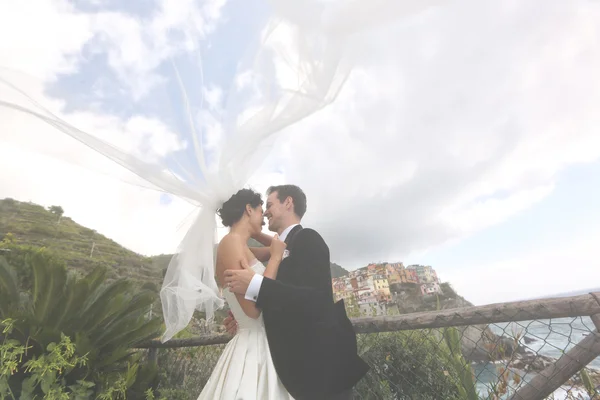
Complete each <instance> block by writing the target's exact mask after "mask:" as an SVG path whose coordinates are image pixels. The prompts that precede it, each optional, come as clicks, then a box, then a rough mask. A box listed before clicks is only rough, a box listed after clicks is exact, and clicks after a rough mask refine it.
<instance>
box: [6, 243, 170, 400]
mask: <svg viewBox="0 0 600 400" xmlns="http://www.w3.org/2000/svg"><path fill="white" fill-rule="evenodd" d="M0 249H2V250H5V251H3V253H5V254H7V255H8V256H9V260H10V263H9V261H7V260H6V259H5V258H4V257H1V258H0V320H2V321H10V323H5V329H4V332H3V334H2V337H1V338H0V339H1V340H2V343H3V347H2V354H1V355H2V365H3V366H4V365H9V366H10V367H9V368H6V369H3V370H2V373H3V375H2V381H0V387H1V388H3V390H5V392H10V393H12V396H14V398H15V399H16V398H23V399H28V398H33V397H28V396H29V394H30V393H33V394H35V395H38V396H41V395H45V396H48V394H47V393H48V391H49V390H51V388H55V387H56V388H57V389H56V390H54V389H52V390H53V392H52V393H59V394H60V393H62V394H64V396H62V397H61V396H59V395H58V394H56V396H55V397H45V398H56V399H59V398H60V399H71V398H74V399H75V398H77V399H87V398H89V397H85V396H84V394H83V393H84V392H85V393H88V392H89V393H92V394H93V395H94V397H93V398H96V396H99V397H98V398H106V399H112V398H118V397H119V396H120V395H119V396H117V394H118V393H122V394H123V397H122V398H125V397H124V396H125V395H127V398H130V399H138V398H140V399H141V398H144V397H145V394H144V392H145V391H146V390H147V388H148V387H151V386H153V385H154V384H155V380H156V375H157V367H156V365H153V364H144V366H142V364H141V363H140V360H141V358H142V355H143V354H142V353H141V352H138V351H136V350H134V347H135V346H136V345H137V344H138V343H140V342H142V341H145V340H148V339H152V338H155V337H157V336H158V335H159V334H160V330H161V327H162V322H161V321H160V320H157V319H151V318H148V317H147V314H148V311H149V308H150V306H151V304H152V303H153V301H154V297H155V294H154V293H153V292H151V291H148V290H135V291H134V290H132V288H133V287H134V285H133V283H132V282H131V281H128V280H118V281H113V282H109V283H107V281H106V275H107V271H106V268H105V267H101V266H99V267H96V268H95V269H94V270H92V271H91V272H90V273H88V274H87V275H85V276H83V277H79V276H78V275H77V274H75V273H69V272H67V268H66V265H65V263H64V262H63V261H62V260H61V259H60V258H59V256H58V255H57V254H55V253H54V252H51V251H49V250H47V249H44V248H33V247H26V246H18V245H15V244H13V243H8V242H7V241H5V242H3V243H2V245H1V247H0ZM6 250H8V251H6ZM61 363H62V364H61ZM40 371H42V372H43V373H42V372H40ZM44 371H45V372H44ZM52 371H54V372H52ZM45 374H49V375H45ZM85 382H87V383H85ZM84 383H85V384H84ZM82 385H83V386H82ZM67 388H70V389H69V390H71V392H68V391H67ZM58 389H60V390H62V392H60V391H57V390H58ZM69 393H70V394H69ZM76 393H79V394H76ZM102 394H103V395H104V396H106V397H102V396H101V395H102ZM20 396H23V397H20ZM53 396H54V395H53ZM115 396H116V397H115ZM9 398H10V397H9Z"/></svg>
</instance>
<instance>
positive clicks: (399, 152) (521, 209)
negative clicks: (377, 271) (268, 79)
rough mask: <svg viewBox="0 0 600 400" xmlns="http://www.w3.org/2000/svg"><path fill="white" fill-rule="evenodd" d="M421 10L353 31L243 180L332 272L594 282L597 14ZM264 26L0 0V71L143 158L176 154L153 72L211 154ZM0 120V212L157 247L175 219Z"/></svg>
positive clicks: (252, 20) (482, 284) (112, 170)
mask: <svg viewBox="0 0 600 400" xmlns="http://www.w3.org/2000/svg"><path fill="white" fill-rule="evenodd" d="M398 1H400V0H398ZM440 3H441V4H442V5H441V6H439V7H434V8H431V9H428V10H426V11H424V12H421V13H419V14H416V15H414V16H412V17H410V18H408V19H407V20H406V21H405V22H402V23H399V25H398V26H397V29H395V30H390V31H384V32H381V34H380V35H379V36H373V37H374V38H375V37H377V38H378V40H377V41H376V42H375V43H374V44H376V45H375V46H373V49H372V52H371V53H370V54H369V57H365V58H364V59H362V60H359V62H358V65H357V68H356V69H355V70H354V72H353V73H352V74H351V76H350V79H349V80H348V82H347V83H346V85H345V86H344V88H343V90H342V92H341V93H340V95H339V97H338V99H337V100H336V101H335V102H334V103H333V104H332V105H331V106H329V107H327V108H326V109H324V110H322V111H320V112H318V113H317V114H315V115H313V116H311V117H309V118H307V119H306V120H304V121H302V122H301V123H299V124H297V125H294V126H291V127H289V128H287V129H285V131H284V132H281V134H280V135H279V138H278V141H277V144H276V146H275V149H274V152H273V153H272V154H271V155H270V156H269V158H268V159H267V160H266V161H265V164H264V165H263V167H262V168H261V170H260V171H259V172H258V173H257V174H255V175H254V176H253V178H252V180H251V182H250V183H251V185H252V186H253V187H254V188H256V189H258V190H261V191H263V192H264V190H265V189H266V188H267V187H268V186H269V185H270V184H278V183H284V182H286V183H295V184H298V185H300V186H301V187H302V188H303V189H304V190H305V192H306V194H307V196H308V201H309V207H308V213H307V215H306V218H305V221H304V225H305V226H310V227H313V228H315V229H317V230H318V231H319V232H320V233H321V234H322V235H323V236H324V238H325V240H326V241H327V243H328V244H329V246H330V250H331V256H332V261H334V262H337V263H338V264H340V265H342V266H343V267H345V268H346V269H349V270H352V269H356V268H359V267H362V266H365V265H366V264H368V263H369V262H378V261H389V262H392V261H403V262H404V263H405V265H409V264H427V265H432V266H433V267H434V268H435V269H436V270H437V272H438V275H439V276H440V277H441V279H442V280H444V281H449V282H450V283H452V285H453V286H454V287H455V288H456V289H457V291H458V292H459V293H460V294H462V295H463V296H465V297H466V298H467V299H469V300H470V301H472V302H474V303H476V304H486V303H492V302H499V301H510V300H516V299H523V298H530V297H537V296H545V295H551V294H555V293H562V292H568V291H574V290H582V289H586V288H592V287H597V286H600V268H599V262H598V260H599V259H600V246H598V243H600V212H599V209H600V186H599V185H598V182H599V180H600V131H599V128H600V117H599V116H600V113H599V112H598V110H600V74H598V71H600V68H599V67H600V26H599V25H598V23H597V21H598V20H600V4H599V3H597V2H590V1H584V0H570V1H554V0H544V1H538V0H532V1H528V2H522V1H516V0H515V1H513V0H506V1H503V2H497V1H492V0H484V1H470V0H469V1H456V0H455V1H449V2H447V3H444V2H440ZM498 3H502V4H498ZM167 4H168V5H167ZM268 17H269V7H268V6H267V5H266V4H265V2H263V1H260V0H205V1H200V0H181V1H170V2H167V1H166V0H135V1H127V2H125V1H116V0H115V1H113V0H89V1H83V0H76V1H75V0H74V1H67V0H21V1H8V0H0V66H4V67H9V68H13V69H17V70H19V71H22V72H24V73H26V74H27V76H29V77H34V78H35V79H34V80H28V81H27V85H26V86H27V87H26V88H27V90H29V91H30V92H31V93H32V94H34V95H35V96H36V98H39V99H42V101H44V102H45V104H48V105H49V106H51V107H54V108H55V109H60V110H61V112H62V113H63V116H64V117H65V119H67V120H68V121H69V122H71V123H73V124H74V125H77V126H81V127H83V128H85V129H87V130H90V131H91V130H97V132H104V131H106V132H107V133H106V134H107V135H114V134H115V133H114V132H119V133H118V135H121V136H119V137H118V138H117V139H116V140H117V141H119V143H120V144H121V146H122V147H123V148H126V149H128V151H129V152H131V153H132V154H143V155H144V157H147V158H150V159H151V158H152V157H161V156H163V155H165V154H168V153H170V152H174V151H177V150H180V149H181V143H180V142H179V141H178V135H177V134H176V133H174V132H179V131H181V130H182V129H185V124H184V123H183V122H182V121H183V114H182V113H181V109H180V107H181V103H180V102H179V101H176V100H175V99H177V96H178V92H177V88H176V87H175V86H174V85H173V81H170V80H168V79H166V78H165V77H166V76H167V75H168V74H169V73H171V72H172V69H171V67H172V64H171V61H175V62H176V63H177V65H178V68H179V69H180V73H181V75H182V80H183V82H184V84H185V85H186V87H187V91H188V93H190V96H192V97H194V96H196V97H197V98H200V97H202V96H203V97H204V101H205V102H206V104H207V106H206V107H207V112H206V113H205V114H202V115H200V116H199V117H200V118H202V119H203V124H204V125H205V127H206V128H207V132H208V133H209V134H208V136H207V137H206V138H205V139H206V141H207V143H206V145H207V146H208V147H210V146H211V145H212V146H216V145H217V144H215V143H218V139H219V129H218V128H216V126H217V125H218V118H217V117H216V116H215V115H217V114H218V113H217V112H216V111H215V110H218V109H220V108H222V107H223V102H224V99H225V98H226V93H227V91H228V88H229V85H230V84H231V81H232V79H233V78H234V74H235V71H236V68H237V65H238V64H237V63H238V61H239V60H240V59H241V58H242V57H243V56H244V55H246V54H247V53H246V49H247V48H248V46H249V45H250V44H251V43H252V40H254V39H256V38H257V37H258V36H257V35H259V34H260V32H261V29H262V27H263V26H264V24H265V22H266V21H267V20H268ZM283 32H284V33H282V35H283V36H282V37H281V38H280V39H281V40H282V41H283V42H285V40H286V37H285V30H284V31H283ZM386 35H390V36H386ZM200 59H201V63H202V68H203V74H204V80H203V81H201V80H200V77H199V76H200V75H199V73H198V71H199V69H198V66H199V63H198V62H197V61H198V60H200ZM170 71H171V72H170ZM23 82H25V81H23ZM34 82H35V83H34ZM202 82H203V83H204V86H205V88H204V89H202V88H201V83H202ZM0 88H1V87H0ZM0 121H1V123H0V125H1V127H0V198H5V197H12V198H14V199H17V200H21V201H32V202H35V203H39V204H42V205H44V206H49V205H53V204H58V205H61V206H62V207H63V208H64V209H65V214H66V215H67V216H69V217H71V218H73V219H74V220H75V221H76V222H78V223H80V224H82V225H85V226H88V227H90V228H93V229H95V230H97V231H98V232H101V233H103V234H104V235H106V236H108V237H110V238H112V239H114V240H116V241H117V242H119V243H121V244H123V245H124V246H126V247H128V248H130V249H132V250H134V251H137V252H139V253H142V254H146V255H153V254H160V253H169V252H173V251H175V249H176V247H177V244H178V243H179V241H180V240H181V238H182V235H183V234H184V233H185V229H184V228H182V226H185V224H184V221H188V220H189V218H190V213H191V212H192V211H193V207H192V206H190V205H189V204H187V203H185V202H184V201H182V200H180V199H177V198H173V197H171V196H167V195H164V194H160V193H157V192H154V191H151V190H147V189H143V188H140V187H139V186H134V185H131V184H130V183H131V182H132V181H134V179H133V178H132V177H131V176H129V175H128V174H127V173H125V172H124V171H121V170H120V169H119V168H117V167H116V166H114V164H113V163H111V162H108V161H107V160H105V159H103V158H102V157H101V156H99V155H97V154H95V153H93V152H92V151H91V150H89V149H86V148H84V147H82V146H81V145H80V144H79V143H77V142H76V141H74V140H72V139H71V138H68V137H66V135H64V134H63V133H60V132H58V131H56V130H53V129H52V128H51V127H49V126H46V125H44V124H42V123H40V122H36V121H33V120H32V119H31V118H27V117H24V116H22V115H18V114H16V113H14V112H8V111H6V110H3V109H1V108H0ZM99 135H101V134H99ZM211 135H212V136H211Z"/></svg>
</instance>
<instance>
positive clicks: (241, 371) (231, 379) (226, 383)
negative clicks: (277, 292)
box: [198, 260, 293, 400]
mask: <svg viewBox="0 0 600 400" xmlns="http://www.w3.org/2000/svg"><path fill="white" fill-rule="evenodd" d="M251 268H252V269H253V270H254V272H256V273H257V274H261V275H262V274H263V273H264V272H265V266H264V265H263V264H262V263H261V262H260V261H258V260H256V261H254V263H253V264H252V266H251ZM223 294H224V296H225V300H227V303H228V304H229V308H230V309H231V312H232V313H233V316H234V317H235V319H236V321H237V323H238V332H237V334H236V335H235V336H234V337H233V339H231V341H230V342H229V343H228V344H227V346H225V349H224V350H223V354H221V358H219V361H218V362H217V365H216V366H215V369H214V370H213V372H212V374H211V376H210V379H209V380H208V382H207V383H206V385H205V386H204V389H202V393H200V396H199V397H198V400H204V399H206V400H253V399H256V400H293V399H292V396H290V394H289V393H288V392H287V390H286V389H285V387H284V386H283V384H282V383H281V381H280V380H279V377H278V376H277V372H276V371H275V366H274V365H273V361H272V360H271V352H270V351H269V343H268V342H267V334H266V332H265V325H264V323H263V317H262V315H260V316H259V317H258V318H257V319H253V318H250V317H248V316H247V315H246V314H245V313H244V311H243V310H242V307H241V306H240V304H239V303H238V301H237V298H236V297H235V294H233V293H231V292H230V291H229V289H224V290H223Z"/></svg>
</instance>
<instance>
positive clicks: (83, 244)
mask: <svg viewBox="0 0 600 400" xmlns="http://www.w3.org/2000/svg"><path fill="white" fill-rule="evenodd" d="M50 210H52V211H50ZM63 213H64V212H63V210H62V208H61V207H59V206H53V207H50V208H49V209H45V208H44V207H42V206H40V205H37V204H33V203H26V202H19V201H16V200H13V199H4V200H0V239H2V238H7V236H8V238H9V240H10V241H12V242H14V243H15V244H18V245H28V246H36V247H46V248H48V249H51V250H53V251H55V252H56V253H57V254H59V255H60V257H61V259H63V260H64V261H65V263H66V264H67V267H68V268H69V269H70V270H75V271H76V272H81V273H87V272H90V271H91V270H92V269H93V268H95V267H96V266H98V265H103V266H106V267H108V268H109V270H110V272H109V279H111V280H112V279H119V278H130V279H132V280H134V281H137V282H140V283H142V284H143V283H148V284H149V285H151V286H152V287H153V288H154V289H155V290H158V288H159V287H160V283H161V281H162V275H163V274H162V270H161V269H160V268H158V265H157V262H156V261H155V259H153V258H151V257H144V256H141V255H139V254H137V253H135V252H133V251H131V250H128V249H126V248H125V247H123V246H121V245H120V244H118V243H117V242H115V241H114V240H111V239H109V238H107V237H106V236H104V235H102V234H100V233H98V232H96V231H94V230H92V229H89V228H86V227H84V226H82V225H79V224H78V223H76V222H75V221H73V220H72V219H71V218H69V217H66V216H64V215H63Z"/></svg>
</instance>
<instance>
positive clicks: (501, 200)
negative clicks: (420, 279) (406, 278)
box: [278, 1, 600, 268]
mask: <svg viewBox="0 0 600 400" xmlns="http://www.w3.org/2000/svg"><path fill="white" fill-rule="evenodd" d="M599 15H600V7H599V5H598V4H596V3H590V2H587V1H574V2H568V3H566V2H563V1H550V2H548V1H534V2H526V3H523V2H518V1H512V2H500V3H499V2H491V1H484V2H481V1H479V2H475V1H464V2H453V3H452V5H450V6H448V7H445V8H444V7H441V8H439V9H435V10H431V11H430V12H427V13H424V14H422V15H421V16H420V18H412V19H411V20H410V21H408V22H407V23H405V24H399V25H396V26H390V27H388V28H385V29H381V30H380V31H377V32H374V33H373V37H371V39H370V40H371V41H370V43H371V44H372V46H371V47H369V48H367V49H366V50H367V51H366V52H365V53H363V54H362V56H361V57H362V58H359V60H360V62H361V63H362V66H361V67H360V68H359V69H358V70H355V71H354V72H353V73H352V75H351V77H350V79H349V80H348V82H347V85H346V86H345V87H344V89H343V90H342V93H341V94H340V96H339V98H338V99H337V100H336V102H335V103H334V104H333V105H332V106H331V107H328V108H327V109H325V110H323V111H321V112H319V113H318V114H316V115H314V116H313V117H311V118H309V119H307V120H305V121H303V122H301V123H300V124H298V125H295V126H292V127H291V128H289V129H288V130H287V132H286V134H285V137H286V139H285V140H282V144H281V150H280V151H279V158H278V160H279V163H280V165H281V166H282V167H283V169H284V173H285V177H286V180H287V181H288V182H292V183H296V184H299V185H300V186H302V187H303V188H304V189H305V191H306V192H307V195H308V199H309V211H308V213H307V217H306V218H305V219H306V223H307V224H310V225H312V226H314V227H316V228H317V229H318V230H319V231H321V233H322V234H323V235H324V236H325V238H326V239H327V241H328V243H329V245H330V248H331V250H332V258H333V259H334V260H337V261H339V262H341V264H342V265H344V266H346V267H348V268H355V267H359V266H362V265H364V264H365V263H367V262H370V261H376V260H382V259H387V260H389V259H403V258H405V257H406V256H407V255H409V254H410V253H413V252H417V251H422V250H425V249H428V248H432V247H435V246H436V245H439V244H441V243H444V242H447V241H450V240H455V239H459V238H461V237H464V236H465V235H469V234H472V233H474V232H476V231H478V230H480V229H482V228H485V227H488V226H491V225H493V224H497V223H499V222H502V221H504V220H506V219H507V218H510V217H511V216H512V215H515V214H516V213H518V212H522V211H523V210H526V209H528V208H530V207H532V206H533V205H535V204H536V203H537V202H539V201H540V200H542V199H543V198H545V197H546V196H547V195H548V194H549V193H551V192H552V190H553V187H554V179H555V176H556V174H557V173H558V172H560V171H562V170H563V169H565V168H567V167H569V166H571V165H573V164H576V163H583V162H591V161H594V160H597V159H598V158H600V135H598V133H597V127H598V122H599V118H598V113H597V111H596V110H598V109H599V107H600V95H599V93H600V77H599V76H598V74H597V73H596V72H594V71H597V70H598V68H599V67H600V50H599V48H598V46H597V43H599V42H600V27H599V26H598V24H597V22H596V21H597V18H598V16H599ZM282 40H286V38H283V39H282ZM287 40H288V41H290V39H287ZM292 43H293V42H292ZM284 62H285V61H284V60H283V61H280V63H281V64H283V63H284Z"/></svg>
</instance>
